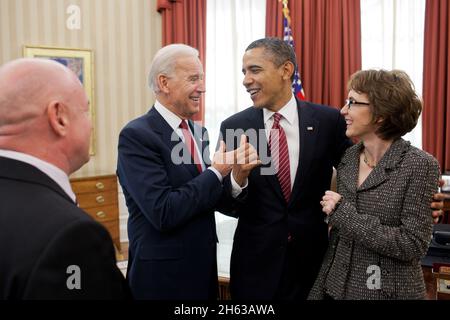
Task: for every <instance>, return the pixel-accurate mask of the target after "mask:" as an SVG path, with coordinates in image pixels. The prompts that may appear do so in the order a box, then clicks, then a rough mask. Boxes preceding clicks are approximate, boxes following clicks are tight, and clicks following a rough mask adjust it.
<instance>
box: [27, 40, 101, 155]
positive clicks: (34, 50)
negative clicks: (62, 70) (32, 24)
mask: <svg viewBox="0 0 450 320" xmlns="http://www.w3.org/2000/svg"><path fill="white" fill-rule="evenodd" d="M23 56H24V57H29V58H43V59H51V60H54V61H56V62H59V63H61V64H63V65H65V66H66V67H68V68H69V69H70V70H72V71H73V72H74V73H75V74H76V75H77V76H78V79H80V82H81V83H82V84H83V86H84V89H85V90H86V95H87V97H88V99H89V114H90V117H91V120H92V124H93V130H92V134H91V142H90V148H89V154H90V155H94V154H95V125H94V124H95V108H94V81H93V74H94V73H93V72H94V70H93V69H94V64H93V61H94V60H93V53H92V50H85V49H74V48H56V47H42V46H24V48H23Z"/></svg>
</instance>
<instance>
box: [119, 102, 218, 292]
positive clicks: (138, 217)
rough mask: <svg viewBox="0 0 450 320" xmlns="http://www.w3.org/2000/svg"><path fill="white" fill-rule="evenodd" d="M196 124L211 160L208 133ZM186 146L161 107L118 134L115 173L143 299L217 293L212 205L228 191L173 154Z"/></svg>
mask: <svg viewBox="0 0 450 320" xmlns="http://www.w3.org/2000/svg"><path fill="white" fill-rule="evenodd" d="M189 125H190V126H191V129H192V128H194V127H193V123H192V122H190V124H189ZM198 129H199V128H198V127H197V128H196V130H194V133H195V132H197V131H199V132H203V133H204V139H203V140H201V139H199V137H198V136H196V135H195V134H194V137H195V139H196V140H197V145H198V146H199V147H201V149H202V150H203V152H204V154H205V158H208V157H209V154H208V144H209V142H208V139H207V135H206V130H205V129H204V128H203V129H202V130H198ZM183 145H184V144H183V143H182V141H181V140H180V139H179V137H178V136H177V135H176V133H174V131H173V129H172V128H171V127H170V125H169V124H168V123H167V122H166V121H165V120H164V119H163V117H162V116H161V115H160V114H159V113H158V111H157V110H156V109H155V108H152V109H151V110H150V111H149V112H148V113H147V114H145V115H144V116H142V117H140V118H138V119H135V120H133V121H131V122H130V123H129V124H128V125H127V126H125V128H124V129H123V130H122V132H121V133H120V137H119V156H118V166H117V174H118V176H119V180H120V183H121V185H122V188H123V191H124V194H125V198H126V203H127V206H128V210H129V213H130V216H129V220H128V237H129V241H130V247H129V262H128V281H129V284H130V287H131V290H132V293H133V296H134V297H135V298H137V299H164V300H166V299H215V298H216V297H217V292H218V290H217V263H216V242H217V236H216V228H215V219H214V206H215V205H216V203H217V202H218V200H219V199H220V197H221V194H222V189H223V188H222V184H221V183H220V181H219V179H218V178H217V176H216V175H215V173H214V172H212V171H211V170H205V171H204V172H203V173H201V174H199V172H198V170H197V168H196V166H195V164H185V163H183V164H177V163H176V162H177V159H175V158H176V157H175V158H173V157H172V156H173V154H172V151H173V150H178V147H180V146H183ZM175 153H176V154H179V153H178V152H175ZM182 153H183V152H182V151H181V154H182Z"/></svg>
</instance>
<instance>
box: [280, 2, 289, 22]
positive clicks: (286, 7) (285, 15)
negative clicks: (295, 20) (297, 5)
mask: <svg viewBox="0 0 450 320" xmlns="http://www.w3.org/2000/svg"><path fill="white" fill-rule="evenodd" d="M278 2H283V10H282V11H283V15H284V17H285V18H286V20H287V21H288V25H289V26H290V25H291V17H290V16H289V8H288V4H289V0H278Z"/></svg>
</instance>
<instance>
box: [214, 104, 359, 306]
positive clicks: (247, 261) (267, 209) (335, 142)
mask: <svg viewBox="0 0 450 320" xmlns="http://www.w3.org/2000/svg"><path fill="white" fill-rule="evenodd" d="M297 105H298V115H299V120H300V121H299V130H300V157H299V164H298V169H297V174H296V177H295V182H294V185H293V190H292V194H291V198H290V201H289V203H288V204H286V202H285V201H284V199H283V195H282V192H281V187H280V184H279V182H278V179H277V177H276V176H275V175H263V174H261V172H262V171H261V170H263V169H266V168H265V167H266V166H263V167H259V168H256V169H254V170H252V172H251V173H250V176H249V184H248V190H247V191H246V194H245V195H244V196H239V197H238V199H237V200H236V202H238V207H237V209H234V210H232V211H224V213H225V214H228V215H233V216H236V217H239V221H238V225H237V228H236V232H235V235H234V243H233V250H232V255H231V270H230V273H231V274H230V277H231V280H230V286H231V295H232V298H234V299H273V298H274V297H275V294H276V292H277V289H278V287H279V285H280V281H281V277H282V272H283V263H284V258H285V255H286V248H287V238H288V233H290V234H291V235H292V236H293V239H294V243H295V252H296V254H297V256H296V258H297V259H298V261H299V264H300V265H301V270H298V273H297V275H298V277H296V279H292V281H298V283H300V285H301V286H302V287H303V291H304V292H303V296H305V298H306V295H307V293H308V292H309V289H310V288H311V286H312V284H313V282H314V279H315V277H316V275H317V272H318V270H319V268H320V263H321V261H322V257H323V254H324V252H325V250H326V248H327V225H326V224H325V223H324V221H323V219H324V214H323V213H322V211H321V206H320V200H321V198H322V196H323V195H324V193H325V191H326V190H327V189H329V187H330V181H331V176H332V167H333V166H336V167H337V165H338V163H339V160H340V158H341V156H342V154H343V152H344V151H345V149H346V148H347V147H348V146H349V145H350V144H351V143H350V141H349V140H348V139H347V138H346V136H345V122H344V120H343V118H342V117H341V116H340V114H339V112H338V110H336V109H332V108H330V107H325V106H320V105H315V104H311V103H308V102H297ZM226 129H243V130H244V131H246V130H248V129H256V130H263V131H261V134H259V135H257V136H258V138H257V146H255V147H257V148H258V154H259V155H260V158H261V160H262V161H263V163H264V162H267V161H268V159H267V157H265V156H264V154H265V153H266V150H268V147H267V138H266V135H265V133H264V120H263V111H262V110H261V109H256V108H254V107H251V108H249V109H246V110H244V111H242V112H240V113H238V114H236V115H234V116H232V117H230V118H228V119H227V120H225V121H224V122H223V123H222V125H221V134H222V135H223V137H224V138H225V139H226ZM237 139H238V137H236V138H235V139H234V141H231V140H233V139H226V140H227V141H226V143H227V150H229V149H231V148H233V146H232V144H233V142H234V144H236V143H237ZM250 142H252V139H250ZM227 183H228V184H229V179H228V180H227ZM230 188H231V186H230V185H227V189H228V190H229V189H230Z"/></svg>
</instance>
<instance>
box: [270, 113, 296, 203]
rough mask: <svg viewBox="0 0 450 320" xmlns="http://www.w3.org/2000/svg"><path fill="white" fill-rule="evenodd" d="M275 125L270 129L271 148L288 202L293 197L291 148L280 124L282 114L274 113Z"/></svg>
mask: <svg viewBox="0 0 450 320" xmlns="http://www.w3.org/2000/svg"><path fill="white" fill-rule="evenodd" d="M273 119H274V120H273V126H272V129H271V130H270V138H269V148H270V154H271V156H272V161H273V163H274V166H275V169H276V172H277V178H278V181H279V182H280V186H281V191H283V196H284V199H285V200H286V202H289V199H290V197H291V167H290V165H289V149H288V144H287V139H286V134H285V132H284V130H283V127H281V126H280V120H281V114H279V113H274V115H273Z"/></svg>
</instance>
